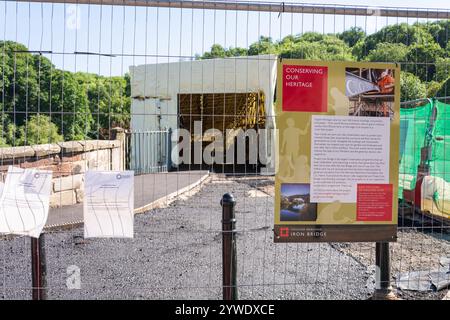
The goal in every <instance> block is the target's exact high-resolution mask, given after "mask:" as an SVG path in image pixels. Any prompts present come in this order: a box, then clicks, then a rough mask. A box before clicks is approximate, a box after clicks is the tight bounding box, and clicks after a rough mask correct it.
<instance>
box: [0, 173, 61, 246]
mask: <svg viewBox="0 0 450 320" xmlns="http://www.w3.org/2000/svg"><path fill="white" fill-rule="evenodd" d="M51 187H52V171H47V170H38V169H22V168H17V167H13V166H10V167H9V168H8V174H7V176H6V180H5V184H4V186H3V192H2V193H1V197H0V233H6V234H16V235H25V236H30V237H34V238H38V237H39V235H40V234H41V232H42V229H43V228H44V226H45V223H46V222H47V217H48V208H49V198H50V192H51Z"/></svg>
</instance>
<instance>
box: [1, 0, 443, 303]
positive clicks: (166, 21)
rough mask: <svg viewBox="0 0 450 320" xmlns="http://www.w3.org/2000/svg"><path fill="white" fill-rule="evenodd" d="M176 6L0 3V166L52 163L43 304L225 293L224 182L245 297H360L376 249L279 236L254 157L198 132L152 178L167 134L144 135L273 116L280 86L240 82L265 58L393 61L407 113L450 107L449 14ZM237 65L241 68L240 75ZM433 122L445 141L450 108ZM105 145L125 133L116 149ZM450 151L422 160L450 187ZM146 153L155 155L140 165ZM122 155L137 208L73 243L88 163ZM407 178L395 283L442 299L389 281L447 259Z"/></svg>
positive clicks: (262, 77)
mask: <svg viewBox="0 0 450 320" xmlns="http://www.w3.org/2000/svg"><path fill="white" fill-rule="evenodd" d="M150 2H151V1H150ZM150 2H149V3H150ZM175 2H177V1H174V3H175ZM178 2H179V3H180V4H179V6H178V7H167V3H166V4H164V1H159V2H156V1H155V2H153V3H152V4H151V5H150V4H149V3H147V4H148V5H147V6H146V5H143V2H142V1H135V2H134V5H133V1H125V0H124V1H123V2H120V1H116V2H115V3H114V5H111V4H112V3H111V2H106V1H105V2H102V1H95V2H94V1H92V2H89V1H87V2H86V1H79V2H77V1H74V2H73V3H58V2H57V1H54V2H53V1H49V2H47V1H44V2H19V1H1V5H0V16H1V17H2V18H3V19H2V23H1V26H0V34H1V35H2V36H1V37H2V39H1V41H0V44H1V57H2V58H1V61H0V70H1V72H0V73H1V79H2V81H1V86H0V87H1V92H2V95H1V104H2V119H1V120H2V123H1V126H2V136H1V137H0V145H1V146H2V148H1V152H2V159H1V163H0V168H1V171H2V172H3V174H2V175H3V176H4V174H5V173H6V170H7V167H8V166H9V165H16V166H21V167H39V168H47V169H51V170H53V177H54V181H53V194H52V196H51V206H52V208H51V209H50V214H49V220H51V221H49V226H50V225H52V226H58V227H53V228H48V229H47V230H46V233H45V249H46V256H47V292H48V298H50V299H61V298H76V299H86V298H116V299H125V298H136V299H219V298H221V292H222V282H221V281H222V265H221V231H220V230H221V207H220V204H219V201H220V199H221V197H222V195H223V194H224V193H226V192H231V193H233V194H234V196H235V198H236V200H237V205H236V214H237V228H238V235H237V249H238V259H237V261H238V279H237V283H238V291H239V298H241V299H365V298H367V297H368V296H369V295H370V294H371V293H373V291H374V288H375V267H374V265H375V244H374V243H320V244H319V243H316V244H314V243H304V244H301V243H298V244H297V243H290V244H274V243H273V231H272V227H273V214H274V178H273V176H270V175H269V176H268V175H262V174H261V167H262V166H261V165H258V164H256V165H255V164H249V163H248V159H247V158H246V161H244V164H241V165H238V164H236V163H234V162H233V163H231V164H221V163H219V164H210V163H207V161H204V159H202V155H203V150H204V149H203V148H204V145H202V143H204V142H202V141H200V148H199V149H193V150H190V151H189V152H190V153H191V156H192V157H191V158H192V161H188V162H186V163H184V164H180V165H178V166H175V165H173V166H172V170H171V171H170V172H153V171H152V170H146V168H147V169H148V168H154V167H155V166H157V167H158V168H163V166H164V165H166V163H160V161H159V160H158V158H161V159H165V160H164V162H166V160H167V159H170V156H169V154H168V150H169V147H170V146H167V145H164V146H159V144H161V143H162V144H165V143H166V140H167V139H160V140H158V141H162V142H153V141H149V140H145V136H149V137H150V136H155V135H158V134H159V133H161V132H167V130H168V129H172V130H176V129H180V128H183V129H186V130H187V131H188V132H189V133H190V134H191V135H192V138H193V140H194V141H195V138H196V137H195V134H196V133H195V130H196V128H195V126H196V125H198V123H199V122H200V132H201V133H204V131H205V130H207V129H213V130H214V129H217V130H220V131H221V132H226V130H227V129H230V128H233V126H236V124H238V125H237V126H238V127H239V126H240V127H242V128H244V129H255V130H256V131H257V132H258V131H259V130H260V129H263V128H265V127H270V124H271V123H273V122H274V115H273V113H271V112H270V108H273V105H272V102H273V98H274V97H273V90H274V89H275V88H274V83H271V82H270V81H268V89H269V92H265V93H264V94H258V92H255V89H254V87H252V86H251V84H252V83H254V82H257V83H261V82H264V81H266V80H267V79H270V78H271V77H272V75H271V73H270V68H267V67H265V66H266V65H268V64H269V63H273V62H276V59H277V56H281V57H284V58H304V59H312V60H346V61H352V60H355V61H379V62H397V63H400V65H401V69H402V78H401V79H402V80H401V81H402V88H401V94H402V101H403V105H402V108H405V109H406V108H417V107H420V106H423V105H425V104H426V103H429V100H426V98H432V97H439V98H438V99H437V100H438V101H440V102H442V103H446V102H447V99H446V98H445V97H447V88H448V87H449V85H448V84H449V81H448V80H447V79H448V77H449V74H448V69H449V61H450V60H449V59H450V57H449V53H450V51H449V48H450V47H449V46H450V45H449V41H448V29H449V20H448V15H449V13H450V11H449V10H448V9H440V10H434V11H433V10H428V12H430V16H426V15H425V16H424V12H425V13H426V12H427V10H420V9H415V8H408V9H407V11H408V14H407V15H406V16H405V15H404V14H403V13H402V12H404V10H403V9H400V8H389V9H390V10H391V11H390V12H391V13H390V14H389V16H382V12H381V11H379V10H378V11H377V10H375V11H373V12H372V13H371V14H365V15H363V14H361V12H362V11H361V9H364V10H365V12H369V11H370V10H372V9H370V8H365V7H360V6H357V7H354V6H326V7H324V6H322V7H320V6H317V8H315V9H314V10H315V11H314V12H311V10H309V9H306V7H307V6H305V10H304V11H305V12H302V11H296V12H287V11H288V10H285V9H286V8H285V7H284V6H285V3H284V2H281V1H279V2H277V3H275V2H273V3H271V7H270V8H271V9H270V10H266V11H258V10H255V9H254V6H253V3H244V2H240V1H239V2H238V1H230V3H235V5H236V8H237V7H238V5H239V6H240V7H239V8H240V9H239V10H233V9H232V8H230V7H228V9H227V10H222V9H220V7H216V9H214V8H211V6H210V4H211V1H205V2H202V1H197V4H195V6H196V7H195V8H193V7H192V6H191V5H190V3H191V2H189V1H178ZM158 3H159V6H158ZM202 3H203V4H204V6H203V8H202V7H201V6H202V5H201V4H202ZM122 4H123V5H122ZM245 4H246V5H247V6H248V10H243V8H242V5H245ZM260 5H261V4H260ZM169 6H170V5H169ZM227 6H230V4H228V5H227ZM313 6H314V5H313ZM369 9H370V10H369ZM342 10H344V12H343V11H342ZM395 12H397V15H395ZM433 12H434V13H435V12H439V15H440V19H439V20H438V19H436V17H435V16H434V13H433ZM342 13H345V14H342ZM419 13H420V15H419ZM225 57H227V58H229V59H228V60H227V61H228V62H224V61H225V60H222V58H225ZM242 57H243V60H240V58H242ZM242 68H244V69H245V70H252V71H251V72H248V73H247V72H246V71H245V75H246V76H245V78H244V79H243V81H241V82H239V81H238V80H239V79H238V77H241V74H242ZM225 69H226V70H225ZM142 70H144V71H143V72H142ZM224 70H225V71H224ZM211 72H212V74H211ZM199 79H200V80H199ZM204 79H209V80H208V81H206V80H204ZM211 88H212V89H211ZM174 92H175V93H177V94H176V95H174ZM178 94H180V95H178ZM181 94H182V95H183V97H181ZM252 99H253V100H252ZM251 101H253V102H251ZM431 104H433V103H431ZM433 106H434V105H433ZM261 108H265V109H264V110H263V111H262V113H261V112H260V111H261ZM448 108H449V107H448V106H447V109H445V107H440V109H439V110H448ZM441 113H442V112H441ZM257 114H262V115H263V116H262V118H263V119H262V121H259V120H260V118H258V117H257V116H256V115H257ZM416 116H417V113H411V114H408V115H406V116H405V120H411V119H413V120H414V121H413V126H416V125H417V128H416V127H413V128H412V129H411V130H412V131H408V137H409V138H410V139H411V135H412V136H413V138H412V140H413V143H412V148H413V150H409V151H411V153H412V154H417V152H418V153H419V157H420V150H417V149H418V148H420V147H421V146H422V147H423V146H425V145H424V144H425V136H426V135H427V130H428V131H429V130H432V129H430V127H429V126H426V127H423V126H421V124H419V123H422V122H421V121H422V120H423V119H416V118H415V117H416ZM440 117H441V118H440V121H441V122H440V123H441V131H440V134H441V135H442V136H445V132H446V130H447V129H446V128H448V125H449V123H450V121H449V119H448V113H447V111H444V112H443V115H442V114H441V115H440ZM427 119H428V120H429V118H427ZM416 120H417V121H416ZM421 130H422V131H421ZM423 131H426V132H423ZM122 132H125V138H123V136H122V135H121V133H122ZM416 136H417V139H416ZM121 137H122V138H121ZM447 137H448V136H447ZM120 139H124V140H120ZM136 139H139V143H138V144H136V143H133V141H136ZM447 139H448V138H447ZM169 140H170V139H169ZM416 140H417V141H416ZM112 141H122V143H124V144H125V147H124V148H122V149H120V148H119V149H120V150H121V151H120V152H121V153H120V156H117V157H118V158H117V157H116V156H115V154H116V151H115V150H116V149H117V148H115V147H114V146H113V147H111V144H112V145H114V143H111V142H112ZM210 141H211V140H208V142H210ZM169 143H172V145H173V144H176V143H177V140H176V139H175V140H174V139H172V141H169ZM119 145H120V144H119ZM446 147H448V146H447V145H446V144H445V143H443V144H442V148H441V150H440V153H439V154H438V155H436V156H439V157H440V158H439V159H435V158H434V160H439V161H441V162H439V161H432V162H429V163H427V164H428V165H429V167H433V166H437V167H436V168H435V169H433V168H431V169H430V168H429V169H430V170H431V171H432V172H434V173H436V175H438V176H440V177H443V179H444V180H446V181H447V182H448V181H449V179H448V172H446V171H445V165H442V162H444V163H445V161H450V160H449V152H448V150H447V149H446ZM159 148H160V149H159ZM405 148H406V147H405ZM158 150H166V151H165V152H166V153H165V154H160V155H156V157H155V158H154V159H155V160H154V161H153V160H149V159H147V157H146V155H149V156H150V155H151V157H153V156H154V154H155V153H158ZM199 150H200V151H199ZM133 152H135V155H134V156H133ZM136 152H138V153H139V152H140V155H138V156H136ZM405 152H406V151H405ZM173 156H174V158H173V159H172V160H173V161H175V160H176V159H175V158H177V157H176V155H173ZM141 158H142V159H143V161H144V162H143V163H140V162H139V159H141ZM197 158H199V159H200V162H195V161H194V160H195V159H197ZM117 159H119V160H117ZM152 159H153V158H152ZM419 160H420V159H419ZM145 161H147V162H145ZM158 161H159V162H158ZM419 162H420V161H419ZM419 164H421V163H415V165H416V166H418V165H419ZM422 164H423V163H422ZM132 166H134V168H132V169H135V170H136V171H139V173H142V174H141V175H140V176H139V177H138V178H139V179H136V182H135V193H136V194H135V199H136V201H135V202H137V203H138V207H140V208H141V210H140V213H141V214H139V215H136V217H135V237H134V239H131V240H121V239H83V229H82V226H80V221H82V207H81V203H82V201H83V179H82V177H83V173H84V172H85V171H86V170H87V169H100V170H123V169H125V168H127V169H128V168H130V167H132ZM400 170H401V171H402V168H401V169H400ZM442 170H444V172H441V171H442ZM156 171H161V169H158V170H156ZM208 171H209V172H210V173H209V174H208V175H207V172H208ZM401 173H403V175H401V176H400V184H401V185H402V186H403V187H404V189H408V187H406V185H407V184H408V183H409V184H410V186H409V188H410V189H411V190H412V191H411V192H412V193H411V192H410V193H409V197H408V196H406V197H403V199H399V203H400V206H399V229H398V241H397V242H396V243H392V244H391V247H390V248H391V265H392V282H393V285H394V288H395V289H396V291H395V292H396V293H397V294H399V295H400V297H402V298H406V299H440V298H442V297H443V296H444V295H445V294H446V292H447V289H445V288H444V289H442V290H433V289H429V290H428V291H427V290H424V291H410V290H397V288H396V282H395V280H396V279H398V275H399V273H404V275H403V276H405V275H411V280H408V281H407V282H409V281H411V282H417V284H420V283H423V282H421V281H422V280H420V279H419V280H418V278H417V277H415V278H413V277H412V275H415V272H416V271H423V272H428V273H429V272H432V271H435V270H442V268H445V267H447V268H448V258H449V257H450V242H449V241H450V236H449V221H448V215H447V218H445V216H444V215H442V214H441V215H439V214H436V212H438V210H439V208H438V207H437V205H436V204H434V205H433V204H431V209H430V208H424V207H423V206H421V204H418V203H417V200H416V199H417V198H416V197H414V195H413V194H414V189H415V188H420V186H418V187H416V186H415V185H412V186H411V184H414V183H415V182H416V181H415V180H413V182H411V181H409V180H408V181H406V180H407V179H409V178H408V174H410V175H414V174H416V172H415V171H414V172H413V173H411V172H409V171H407V170H406V171H403V172H401ZM206 176H207V177H206ZM204 177H206V178H204ZM198 181H201V183H199V184H197V185H195V183H196V182H198ZM442 186H444V184H442ZM445 192H447V193H448V191H445V190H442V192H440V194H443V195H444V194H445ZM169 196H170V197H169ZM158 199H159V204H158V205H155V206H153V207H152V206H148V205H149V204H152V203H154V202H155V201H156V200H158ZM161 199H162V200H161ZM146 208H147V209H148V208H150V209H149V210H146ZM422 209H423V210H422ZM447 210H448V209H447ZM29 241H30V240H29V238H26V237H7V238H4V239H2V240H1V254H0V256H1V258H0V261H1V262H0V284H1V290H0V291H1V293H2V295H1V297H2V298H3V299H14V298H19V299H27V298H30V297H31V294H30V291H31V266H30V257H29Z"/></svg>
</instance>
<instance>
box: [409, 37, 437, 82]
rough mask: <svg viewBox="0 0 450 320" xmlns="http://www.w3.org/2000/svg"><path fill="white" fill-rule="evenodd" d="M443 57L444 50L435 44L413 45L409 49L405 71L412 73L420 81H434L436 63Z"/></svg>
mask: <svg viewBox="0 0 450 320" xmlns="http://www.w3.org/2000/svg"><path fill="white" fill-rule="evenodd" d="M443 56H444V50H443V49H442V48H441V47H440V46H439V45H438V44H437V43H435V42H430V43H425V44H422V43H415V44H413V45H411V46H410V47H409V50H408V54H407V55H406V60H407V61H408V65H407V66H406V71H408V72H411V73H414V74H415V75H417V76H418V77H419V78H420V79H421V80H422V81H431V80H434V77H435V73H436V61H437V60H438V58H440V57H443Z"/></svg>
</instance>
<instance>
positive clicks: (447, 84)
mask: <svg viewBox="0 0 450 320" xmlns="http://www.w3.org/2000/svg"><path fill="white" fill-rule="evenodd" d="M448 96H450V77H449V78H448V79H447V80H445V81H444V82H443V83H442V85H441V88H440V89H439V90H438V92H437V93H436V97H441V98H442V97H448Z"/></svg>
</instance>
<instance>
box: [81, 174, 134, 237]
mask: <svg viewBox="0 0 450 320" xmlns="http://www.w3.org/2000/svg"><path fill="white" fill-rule="evenodd" d="M133 181H134V172H133V171H87V172H86V174H85V197H84V237H85V238H93V237H99V238H132V237H133V222H134V215H133V208H134V183H133Z"/></svg>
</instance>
